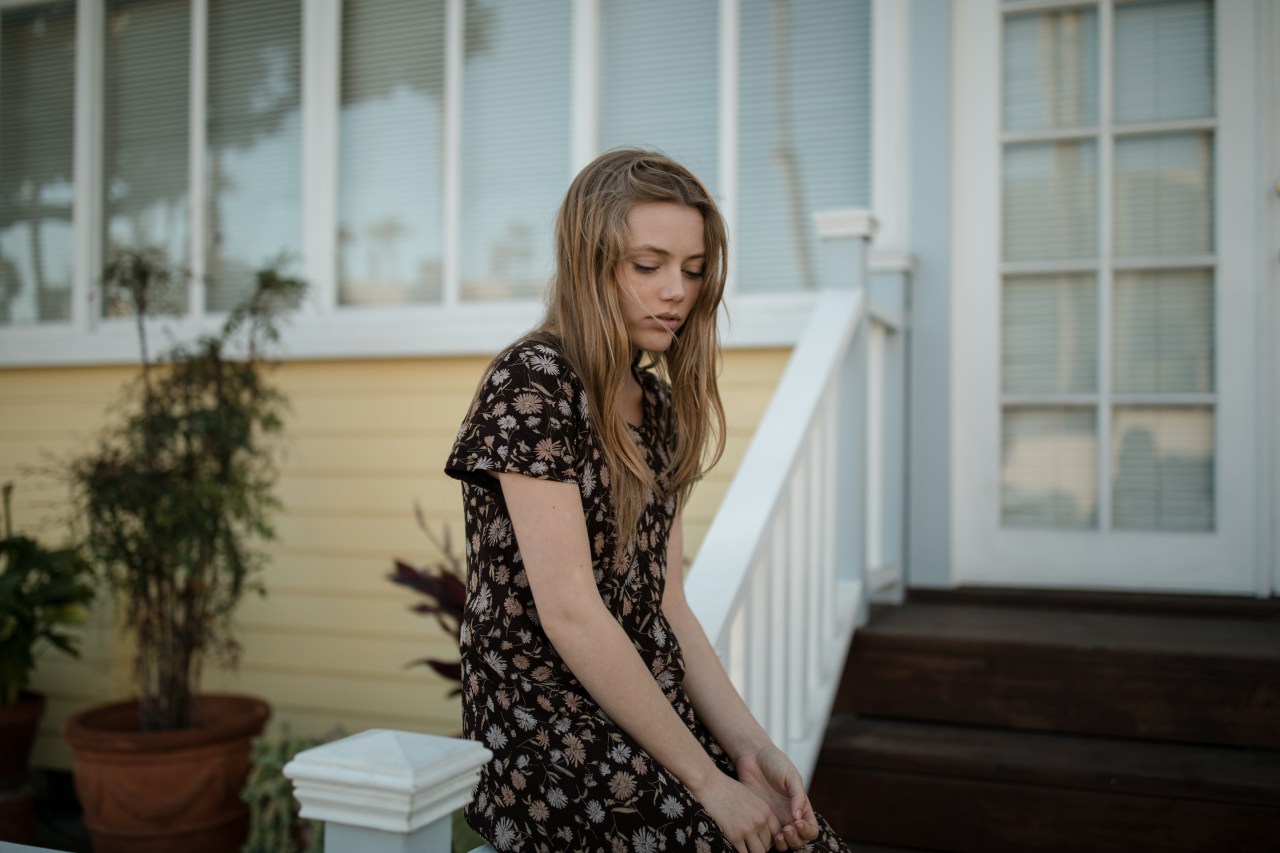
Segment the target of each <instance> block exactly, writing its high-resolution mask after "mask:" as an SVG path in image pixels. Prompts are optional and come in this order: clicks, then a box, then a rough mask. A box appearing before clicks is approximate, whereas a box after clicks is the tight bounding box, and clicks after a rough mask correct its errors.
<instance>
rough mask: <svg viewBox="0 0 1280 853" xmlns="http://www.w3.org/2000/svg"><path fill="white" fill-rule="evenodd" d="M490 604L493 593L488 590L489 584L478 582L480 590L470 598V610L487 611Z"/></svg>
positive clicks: (474, 611) (476, 611)
mask: <svg viewBox="0 0 1280 853" xmlns="http://www.w3.org/2000/svg"><path fill="white" fill-rule="evenodd" d="M492 604H493V593H492V592H490V591H489V585H488V584H487V583H484V584H480V591H479V592H477V593H476V594H475V597H474V598H472V599H471V612H472V613H487V612H488V611H489V607H490V606H491V605H492Z"/></svg>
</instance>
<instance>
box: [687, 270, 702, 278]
mask: <svg viewBox="0 0 1280 853" xmlns="http://www.w3.org/2000/svg"><path fill="white" fill-rule="evenodd" d="M684 274H685V275H686V276H688V277H689V278H702V270H685V271H684Z"/></svg>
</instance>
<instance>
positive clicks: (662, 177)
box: [534, 149, 728, 561]
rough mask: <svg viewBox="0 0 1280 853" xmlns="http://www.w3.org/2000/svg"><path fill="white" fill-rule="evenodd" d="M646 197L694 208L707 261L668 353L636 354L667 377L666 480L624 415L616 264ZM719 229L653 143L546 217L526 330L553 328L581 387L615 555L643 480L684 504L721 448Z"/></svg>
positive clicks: (604, 170) (625, 548)
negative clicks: (605, 473) (536, 314)
mask: <svg viewBox="0 0 1280 853" xmlns="http://www.w3.org/2000/svg"><path fill="white" fill-rule="evenodd" d="M645 202H674V203H676V204H681V205H685V206H687V207H691V208H693V209H694V210H697V211H698V212H699V213H701V214H702V222H703V240H704V249H705V253H706V254H705V259H704V264H703V277H702V282H701V285H700V286H699V288H698V292H697V296H696V297H695V299H694V302H693V304H692V305H690V306H689V311H688V314H687V316H686V317H685V320H684V324H683V326H682V327H681V329H680V335H679V338H678V339H676V340H673V341H672V343H671V347H670V348H669V349H668V350H667V351H666V352H646V353H645V354H644V356H645V358H646V359H647V361H648V365H647V366H649V367H653V368H656V369H657V371H658V373H659V375H665V377H666V379H667V380H668V381H669V382H670V383H671V388H672V392H673V394H672V396H673V398H674V409H675V412H674V416H675V447H674V451H673V453H672V457H671V465H670V467H668V469H667V470H666V471H664V472H660V473H662V474H664V475H665V476H664V477H663V480H664V481H665V488H660V484H659V482H658V480H657V478H655V476H654V474H653V473H652V472H651V471H650V470H649V467H648V465H646V464H645V462H644V459H643V457H642V456H641V455H640V451H639V449H638V448H637V446H636V443H635V440H634V439H633V438H632V436H631V434H630V432H629V430H628V428H627V424H626V422H625V420H624V419H623V416H622V396H621V395H622V391H623V388H624V386H625V384H626V380H627V376H628V373H629V371H630V368H631V363H632V348H631V343H630V340H629V338H628V336H627V327H626V324H625V322H624V321H623V316H622V310H621V307H620V305H619V298H620V297H619V284H618V282H617V277H616V270H617V268H618V264H619V263H620V262H621V261H623V260H624V259H625V258H626V257H627V255H628V253H629V251H630V248H631V247H630V235H629V233H628V230H627V221H626V217H627V213H628V212H629V211H630V210H631V208H632V207H634V206H635V205H637V204H643V203H645ZM727 243H728V233H727V229H726V227H725V223H724V217H722V216H721V215H720V211H719V209H718V208H717V207H716V203H715V201H714V200H713V199H712V197H711V194H710V193H709V192H707V189H706V187H704V186H703V185H702V182H701V181H699V180H698V179H697V178H696V177H695V176H694V175H693V173H692V172H690V171H689V170H688V169H686V168H685V167H683V166H681V165H680V164H679V163H676V162H675V161H674V160H671V159H670V158H668V157H666V156H664V155H662V154H659V153H656V152H652V151H643V150H637V149H619V150H615V151H610V152H608V153H606V154H602V155H601V156H600V157H597V158H596V159H595V160H594V161H593V162H592V163H591V164H590V165H588V166H587V167H586V168H584V169H583V170H582V171H581V172H579V173H578V176H577V177H576V178H574V180H573V183H572V184H570V186H569V191H568V192H567V193H566V194H565V198H564V202H563V203H562V204H561V206H560V212H559V214H558V215H557V217H556V235H555V250H556V274H555V278H554V279H553V280H552V282H551V286H550V288H549V290H548V293H547V313H546V316H545V317H544V319H543V321H542V323H541V324H540V325H539V326H538V328H537V329H536V330H535V333H534V334H535V336H536V337H544V336H545V337H552V338H554V339H555V343H556V344H557V345H558V346H559V348H560V350H561V352H563V353H564V355H565V357H566V358H567V359H568V360H569V363H570V364H571V365H572V366H573V369H574V371H575V372H576V373H577V374H578V377H579V378H580V379H581V380H582V383H583V385H584V386H585V387H586V391H587V401H588V405H589V407H590V415H591V422H592V423H593V424H594V426H595V431H596V434H597V435H598V436H599V440H600V444H601V446H602V450H603V453H604V457H605V464H606V465H608V467H609V473H610V481H609V488H610V489H611V490H612V497H613V505H614V519H615V524H616V525H617V551H616V555H617V559H618V560H619V561H625V560H627V559H628V554H629V552H630V550H631V547H632V545H633V544H634V540H635V533H636V522H637V520H638V519H639V517H640V513H641V511H642V510H643V508H644V505H645V500H646V493H647V491H648V490H650V489H652V490H653V491H654V493H655V494H656V495H657V496H658V498H659V499H662V498H664V497H667V496H671V495H674V496H675V498H676V501H677V506H684V503H685V500H686V498H687V497H688V494H689V491H690V489H691V488H692V487H693V485H694V484H695V483H696V482H697V481H698V480H699V479H701V478H702V476H703V474H705V473H706V471H707V470H708V469H709V468H711V467H712V466H713V465H715V463H716V462H717V461H718V460H719V459H720V455H721V454H722V453H723V451H724V431H725V420H724V406H723V404H722V403H721V401H720V390H719V387H718V385H717V383H716V375H717V373H718V372H719V366H720V365H719V359H720V338H719V333H718V331H717V327H716V316H717V314H718V312H719V308H720V300H721V298H722V296H723V295H724V283H725V276H726V260H727V250H728V247H727Z"/></svg>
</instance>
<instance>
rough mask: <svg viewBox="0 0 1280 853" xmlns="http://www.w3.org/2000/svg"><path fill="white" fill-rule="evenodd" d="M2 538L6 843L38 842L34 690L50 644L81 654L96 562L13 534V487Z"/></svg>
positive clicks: (1, 788) (0, 698)
mask: <svg viewBox="0 0 1280 853" xmlns="http://www.w3.org/2000/svg"><path fill="white" fill-rule="evenodd" d="M2 493H3V502H4V538H3V539H0V839H5V840H7V841H21V842H27V843H34V841H35V806H34V799H33V797H32V794H31V790H30V788H28V787H27V763H28V761H29V760H30V758H31V746H32V744H33V743H35V737H36V730H37V727H38V726H39V724H40V718H41V716H43V714H44V696H43V695H41V694H39V693H33V692H31V691H29V690H28V689H27V687H28V686H29V684H30V681H31V674H32V673H33V672H34V671H35V667H36V653H37V652H38V651H39V649H40V647H41V646H42V645H44V644H48V645H50V646H53V647H54V648H56V649H59V650H61V651H63V652H66V653H67V654H69V655H71V656H73V657H79V654H80V653H79V651H78V650H77V648H76V643H77V642H78V640H77V638H76V637H75V635H73V634H69V633H67V632H66V629H67V628H68V627H70V626H73V625H77V624H79V623H81V622H83V621H84V618H85V615H86V614H87V612H88V606H89V603H90V602H91V601H92V600H93V585H92V583H91V579H92V571H91V569H90V566H89V563H88V562H87V561H86V560H85V559H83V557H81V555H80V554H79V553H78V552H77V551H75V550H74V549H71V548H59V549H48V548H45V547H43V546H42V545H40V543H39V542H37V541H36V540H34V539H32V538H30V537H27V536H20V535H17V534H15V533H14V532H13V521H12V517H11V514H10V499H11V498H12V495H13V484H12V483H6V484H5V485H4V488H3V490H2Z"/></svg>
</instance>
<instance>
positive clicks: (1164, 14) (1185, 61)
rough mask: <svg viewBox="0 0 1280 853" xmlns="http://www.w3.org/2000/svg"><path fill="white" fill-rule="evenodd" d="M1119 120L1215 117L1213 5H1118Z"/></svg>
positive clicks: (1185, 0) (1195, 0)
mask: <svg viewBox="0 0 1280 853" xmlns="http://www.w3.org/2000/svg"><path fill="white" fill-rule="evenodd" d="M1115 27H1116V37H1115V38H1116V42H1115V63H1116V72H1115V73H1116V89H1115V101H1116V103H1115V120H1116V121H1118V122H1125V121H1163V120H1170V119H1188V118H1207V117H1209V116H1212V115H1213V112H1214V104H1213V84H1214V69H1213V62H1214V57H1213V54H1214V51H1213V4H1212V3H1210V2H1208V0H1155V2H1151V0H1147V2H1135V3H1118V4H1117V5H1116V18H1115Z"/></svg>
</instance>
